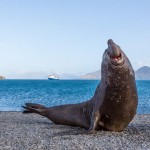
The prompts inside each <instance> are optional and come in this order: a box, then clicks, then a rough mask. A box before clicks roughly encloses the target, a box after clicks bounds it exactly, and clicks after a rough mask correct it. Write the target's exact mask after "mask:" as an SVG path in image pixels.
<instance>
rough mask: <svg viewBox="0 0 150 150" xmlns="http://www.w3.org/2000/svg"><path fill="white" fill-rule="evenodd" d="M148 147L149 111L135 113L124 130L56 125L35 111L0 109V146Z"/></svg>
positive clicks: (59, 149)
mask: <svg viewBox="0 0 150 150" xmlns="http://www.w3.org/2000/svg"><path fill="white" fill-rule="evenodd" d="M51 149H52V150H53V149H54V150H100V149H108V150H114V149H115V150H117V149H118V150H120V149H124V150H126V149H132V150H134V149H136V150H149V149H150V114H148V115H136V116H135V118H134V119H133V121H132V122H131V123H130V124H129V125H128V127H127V128H126V129H125V130H124V131H123V132H120V133H118V132H109V131H96V132H95V133H94V134H83V129H81V128H79V127H70V126H64V125H56V124H54V123H52V122H51V121H49V120H48V119H47V118H45V117H42V116H39V115H37V114H22V112H0V150H51Z"/></svg>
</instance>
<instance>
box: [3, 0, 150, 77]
mask: <svg viewBox="0 0 150 150" xmlns="http://www.w3.org/2000/svg"><path fill="white" fill-rule="evenodd" d="M149 18H150V1H149V0H144V1H141V0H132V1H131V0H126V1H120V0H97V1H96V0H93V1H92V0H64V1H62V0H55V1H52V0H25V1H20V0H13V1H12V0H3V1H0V53H1V55H0V74H2V75H5V76H6V77H7V76H8V77H10V78H11V73H13V74H15V73H16V74H17V73H18V72H40V71H42V72H47V73H48V72H51V71H52V72H65V73H79V72H80V73H88V72H92V71H96V70H99V69H100V65H101V60H102V54H103V52H104V50H105V49H106V48H107V40H108V39H109V38H112V39H113V40H114V41H115V42H116V43H117V44H118V45H120V46H121V48H122V49H123V51H124V52H125V53H126V54H127V56H128V57H129V59H130V61H131V63H132V65H133V67H134V69H137V68H139V67H141V66H143V65H149V66H150V48H149V47H150V46H149V44H150V19H149Z"/></svg>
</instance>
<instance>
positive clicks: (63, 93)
mask: <svg viewBox="0 0 150 150" xmlns="http://www.w3.org/2000/svg"><path fill="white" fill-rule="evenodd" d="M98 83H99V81H97V80H94V81H93V80H92V81H91V80H59V81H49V80H0V111H21V110H22V108H21V105H23V104H24V103H26V102H33V103H41V104H43V105H46V106H55V105H61V104H69V103H79V102H82V101H86V100H88V99H90V98H91V97H92V96H93V94H94V91H95V88H96V86H97V85H98ZM136 83H137V88H138V94H139V105H138V113H139V114H150V81H137V82H136Z"/></svg>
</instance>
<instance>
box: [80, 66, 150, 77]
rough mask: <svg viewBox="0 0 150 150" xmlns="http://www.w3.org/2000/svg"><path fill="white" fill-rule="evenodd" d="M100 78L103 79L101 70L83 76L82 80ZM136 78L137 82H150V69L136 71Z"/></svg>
mask: <svg viewBox="0 0 150 150" xmlns="http://www.w3.org/2000/svg"><path fill="white" fill-rule="evenodd" d="M100 78H101V72H100V70H99V71H95V72H91V73H88V74H86V75H84V76H81V79H88V80H99V79H100ZM135 78H136V80H150V67H148V66H143V67H141V68H139V69H138V70H137V71H135Z"/></svg>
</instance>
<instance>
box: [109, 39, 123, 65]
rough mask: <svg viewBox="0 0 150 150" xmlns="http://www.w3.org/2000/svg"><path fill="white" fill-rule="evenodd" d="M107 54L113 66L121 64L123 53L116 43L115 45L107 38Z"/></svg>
mask: <svg viewBox="0 0 150 150" xmlns="http://www.w3.org/2000/svg"><path fill="white" fill-rule="evenodd" d="M107 53H108V56H109V58H110V61H111V63H112V64H113V65H115V66H121V65H123V63H124V61H123V54H122V51H121V49H120V47H119V46H118V45H116V44H115V43H114V42H113V40H111V39H110V40H108V49H107Z"/></svg>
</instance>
